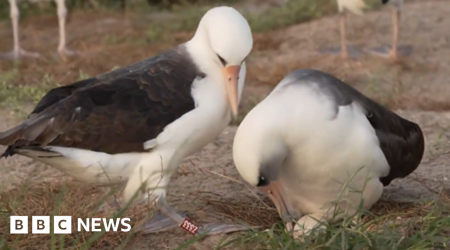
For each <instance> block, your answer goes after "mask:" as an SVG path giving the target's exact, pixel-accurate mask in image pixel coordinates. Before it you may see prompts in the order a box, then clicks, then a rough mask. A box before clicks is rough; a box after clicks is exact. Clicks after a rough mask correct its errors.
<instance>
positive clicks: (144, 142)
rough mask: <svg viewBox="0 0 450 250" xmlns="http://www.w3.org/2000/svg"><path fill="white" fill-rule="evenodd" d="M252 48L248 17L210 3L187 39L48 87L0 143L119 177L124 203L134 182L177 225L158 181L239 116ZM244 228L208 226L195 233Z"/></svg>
mask: <svg viewBox="0 0 450 250" xmlns="http://www.w3.org/2000/svg"><path fill="white" fill-rule="evenodd" d="M252 47H253V38H252V33H251V29H250V26H249V24H248V22H247V21H246V19H245V18H244V17H243V16H242V15H241V14H240V13H239V12H238V11H236V10H235V9H233V8H231V7H216V8H213V9H211V10H209V11H208V12H206V14H205V15H204V16H203V17H202V19H201V21H200V23H199V26H198V28H197V31H196V32H195V35H194V36H193V38H192V39H191V40H190V41H188V42H186V43H184V44H181V45H179V46H178V47H176V48H174V49H172V50H170V51H168V52H164V53H162V54H159V55H156V56H154V57H151V58H148V59H145V60H143V61H141V62H137V63H135V64H132V65H130V66H127V67H124V68H121V69H117V70H114V71H112V72H109V73H105V74H102V75H98V76H96V77H94V78H90V79H87V80H83V81H79V82H76V83H73V84H71V85H68V86H63V87H59V88H55V89H52V90H51V91H50V92H48V93H47V94H46V95H45V96H44V97H43V98H42V99H41V101H40V102H39V103H38V104H37V106H36V108H35V109H34V110H33V111H32V112H31V114H30V116H29V117H28V119H27V120H25V121H24V122H23V123H22V124H20V125H18V126H16V127H14V128H12V129H10V130H9V131H6V132H3V133H0V145H5V146H8V148H7V150H6V152H5V153H4V154H3V156H11V155H13V154H19V155H23V156H26V157H30V158H32V159H35V160H37V161H40V162H43V163H46V164H48V165H50V166H53V167H55V168H57V169H60V170H62V171H64V172H66V173H68V174H69V175H71V176H74V177H75V178H77V179H79V180H82V181H85V182H90V183H94V184H99V185H109V184H120V183H127V184H126V187H125V189H124V192H123V197H124V201H129V200H130V199H131V198H132V197H133V195H134V194H135V193H136V192H137V191H138V190H139V192H138V193H139V196H140V197H141V198H146V199H151V200H154V199H155V200H156V202H155V203H156V205H157V206H158V208H159V209H160V211H161V212H162V214H164V215H166V216H167V217H169V218H171V219H172V220H173V221H174V222H176V223H177V224H178V225H180V224H182V223H183V221H184V218H183V217H182V216H181V215H179V214H178V213H177V212H175V211H174V210H173V209H171V208H170V207H169V206H168V205H167V204H166V202H165V195H166V190H165V186H166V185H167V184H168V182H169V179H170V176H171V174H172V173H173V171H174V170H175V169H176V168H177V167H178V165H179V164H180V163H181V161H182V160H183V159H184V158H185V157H187V156H189V155H191V154H193V153H194V152H197V151H198V150H200V149H201V148H203V147H204V146H205V145H206V144H208V143H209V142H211V141H213V140H214V138H215V137H216V136H218V135H219V134H220V133H221V132H222V131H223V130H224V129H225V127H226V126H227V125H228V124H229V122H230V121H231V119H232V118H233V117H236V115H237V114H238V105H239V101H240V99H241V93H242V89H243V87H244V79H245V74H246V67H245V59H246V57H247V56H248V55H249V53H250V51H251V49H252ZM141 184H142V185H143V186H144V187H145V188H144V189H143V190H142V189H141ZM156 188H157V189H156ZM167 217H166V218H164V217H160V220H156V221H154V222H155V223H154V224H152V225H149V226H148V227H146V228H147V230H146V232H155V231H161V230H162V228H161V227H162V226H160V225H158V222H161V221H167V220H166V219H167ZM242 228H243V226H237V225H228V226H227V225H220V224H212V225H210V226H207V227H205V228H203V230H202V229H199V230H198V232H199V233H201V232H205V231H204V230H207V231H208V232H210V233H220V232H229V231H234V230H240V229H242Z"/></svg>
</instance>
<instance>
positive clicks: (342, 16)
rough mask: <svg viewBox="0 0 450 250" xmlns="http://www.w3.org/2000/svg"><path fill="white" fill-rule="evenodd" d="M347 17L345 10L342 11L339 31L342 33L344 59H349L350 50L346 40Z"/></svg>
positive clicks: (342, 54)
mask: <svg viewBox="0 0 450 250" xmlns="http://www.w3.org/2000/svg"><path fill="white" fill-rule="evenodd" d="M345 19H346V15H345V11H342V12H341V13H340V14H339V31H340V33H341V57H342V58H343V59H347V58H348V51H347V40H346V37H345V35H346V30H345V28H346V27H345V21H346V20H345Z"/></svg>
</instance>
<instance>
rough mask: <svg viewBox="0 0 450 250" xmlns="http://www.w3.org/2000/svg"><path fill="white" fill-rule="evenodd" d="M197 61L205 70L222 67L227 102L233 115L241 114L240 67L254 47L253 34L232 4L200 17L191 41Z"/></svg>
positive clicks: (214, 9) (213, 9) (212, 10)
mask: <svg viewBox="0 0 450 250" xmlns="http://www.w3.org/2000/svg"><path fill="white" fill-rule="evenodd" d="M189 43H190V45H191V47H192V49H193V50H194V51H195V52H194V54H195V55H198V58H201V60H197V64H198V65H199V66H200V67H202V68H203V70H205V71H214V70H217V69H220V72H221V74H222V76H223V79H224V84H225V90H226V92H227V98H228V102H229V105H230V108H231V111H232V114H233V116H234V117H236V116H237V113H238V104H239V94H238V80H239V75H240V73H241V67H242V65H243V63H244V61H245V59H246V58H247V56H248V55H249V54H250V51H251V50H252V48H253V37H252V32H251V29H250V25H249V24H248V22H247V20H246V19H245V18H244V17H243V16H242V15H241V14H240V13H239V12H238V11H237V10H235V9H234V8H232V7H225V6H223V7H216V8H212V9H210V10H209V11H208V12H206V14H205V15H204V16H203V17H202V19H201V20H200V23H199V25H198V28H197V31H196V32H195V35H194V37H193V38H192V39H191V41H189Z"/></svg>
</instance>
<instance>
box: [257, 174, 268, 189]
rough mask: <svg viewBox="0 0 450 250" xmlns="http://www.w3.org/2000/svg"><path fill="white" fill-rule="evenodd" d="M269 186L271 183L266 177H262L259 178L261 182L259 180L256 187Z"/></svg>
mask: <svg viewBox="0 0 450 250" xmlns="http://www.w3.org/2000/svg"><path fill="white" fill-rule="evenodd" d="M267 185H269V181H268V180H267V178H266V177H264V176H262V175H260V176H259V180H258V185H256V186H257V187H264V186H267Z"/></svg>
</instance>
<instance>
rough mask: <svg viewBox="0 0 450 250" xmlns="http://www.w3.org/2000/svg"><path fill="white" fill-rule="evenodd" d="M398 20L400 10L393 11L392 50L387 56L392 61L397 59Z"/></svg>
mask: <svg viewBox="0 0 450 250" xmlns="http://www.w3.org/2000/svg"><path fill="white" fill-rule="evenodd" d="M399 20H400V10H398V9H395V10H394V11H393V12H392V48H391V51H390V52H389V56H390V57H391V58H392V59H397V44H398V35H399Z"/></svg>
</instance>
